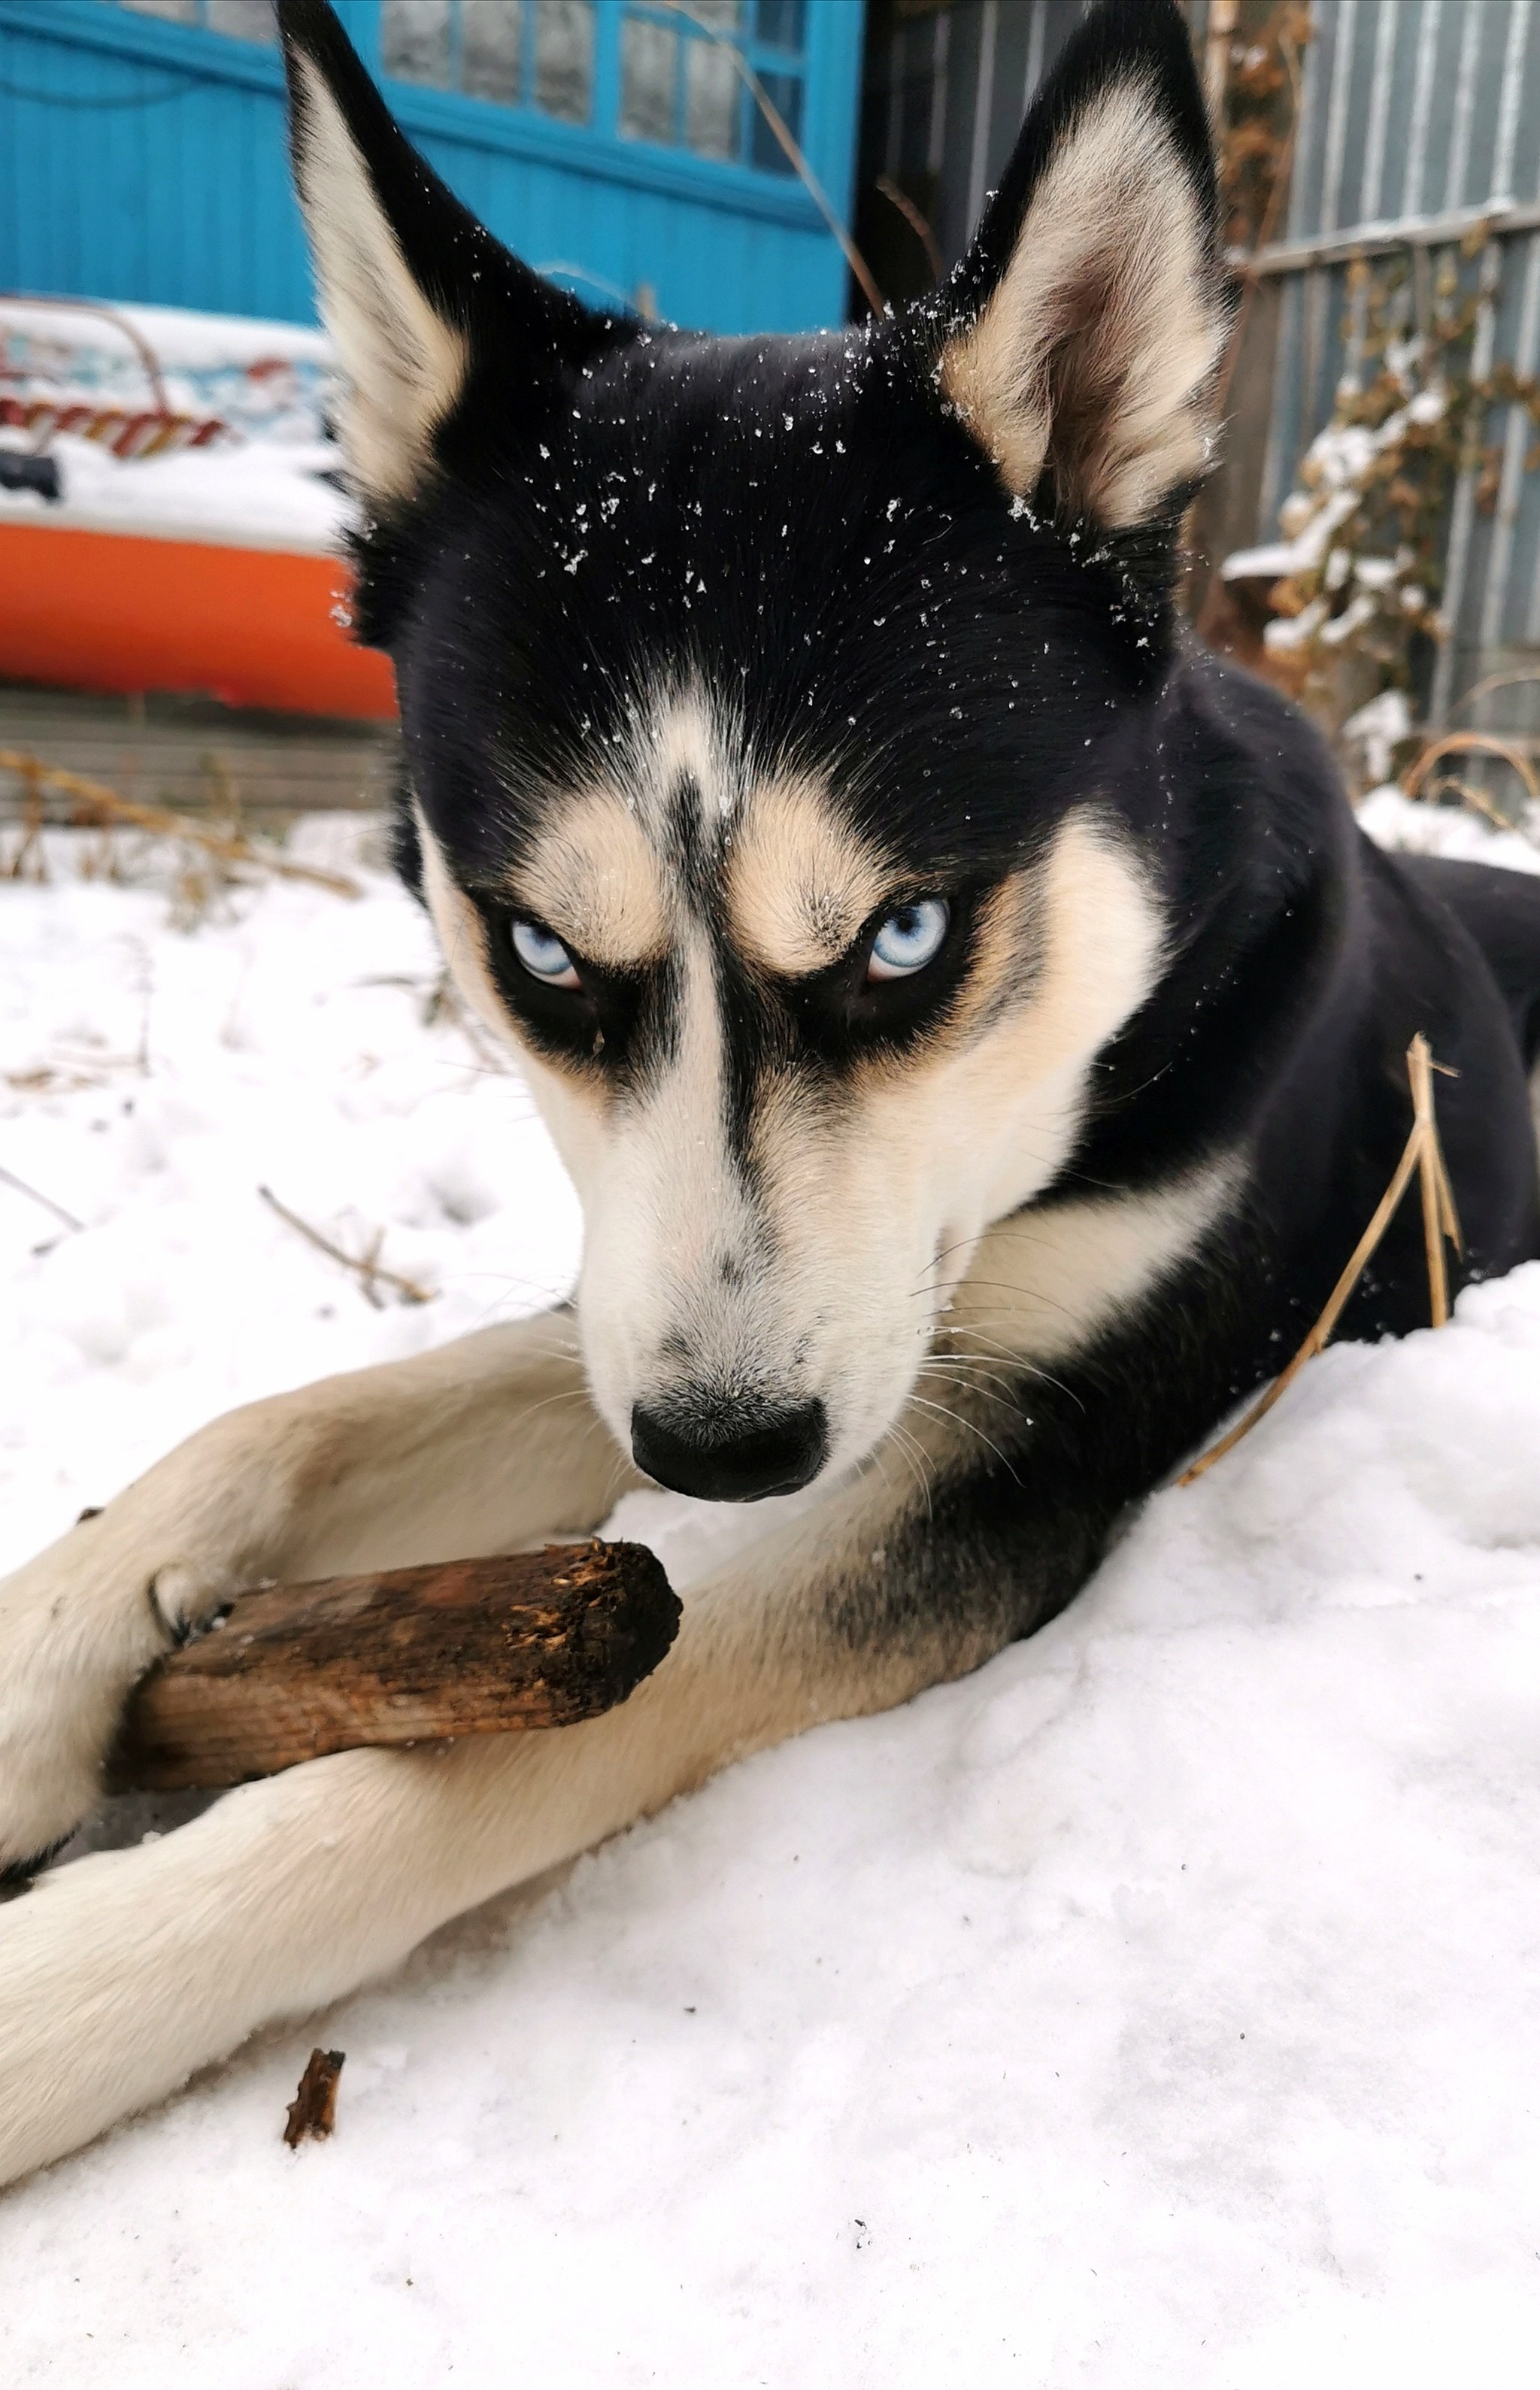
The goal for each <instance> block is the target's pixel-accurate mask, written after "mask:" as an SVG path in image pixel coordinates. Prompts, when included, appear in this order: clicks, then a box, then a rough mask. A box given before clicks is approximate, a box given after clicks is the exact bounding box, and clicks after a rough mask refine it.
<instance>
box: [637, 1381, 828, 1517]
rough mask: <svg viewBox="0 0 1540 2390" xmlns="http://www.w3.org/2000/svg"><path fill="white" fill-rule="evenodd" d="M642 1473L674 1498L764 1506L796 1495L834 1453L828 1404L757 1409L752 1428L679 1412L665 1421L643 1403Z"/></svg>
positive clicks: (640, 1416)
mask: <svg viewBox="0 0 1540 2390" xmlns="http://www.w3.org/2000/svg"><path fill="white" fill-rule="evenodd" d="M631 1449H632V1452H633V1453H634V1455H635V1461H636V1466H637V1468H638V1469H641V1470H645V1471H646V1472H647V1474H648V1477H653V1478H656V1479H657V1482H658V1484H660V1485H666V1486H668V1487H669V1489H670V1490H671V1492H673V1493H675V1494H693V1495H694V1496H695V1497H696V1498H697V1500H698V1501H701V1502H758V1501H762V1500H763V1499H764V1496H765V1495H766V1494H794V1493H795V1492H796V1490H797V1488H798V1486H799V1485H806V1484H809V1483H810V1482H811V1481H812V1479H814V1478H815V1477H816V1476H817V1474H818V1471H819V1470H820V1469H821V1468H822V1467H823V1465H824V1461H825V1459H826V1458H827V1457H828V1420H827V1418H826V1417H825V1413H824V1407H823V1405H822V1403H804V1404H803V1405H802V1407H801V1408H800V1409H798V1410H778V1411H765V1410H760V1411H756V1412H754V1413H753V1414H752V1415H751V1420H750V1421H749V1422H748V1423H745V1424H744V1425H742V1426H738V1425H736V1424H735V1423H734V1422H733V1421H732V1420H730V1419H727V1420H724V1422H723V1424H722V1426H721V1428H720V1429H718V1428H717V1427H716V1426H715V1425H714V1423H711V1422H707V1421H703V1420H700V1419H699V1417H691V1416H688V1415H687V1414H684V1413H681V1412H675V1413H674V1416H673V1417H672V1418H665V1417H664V1416H663V1414H662V1413H661V1411H654V1410H648V1408H647V1407H646V1405H645V1404H643V1403H638V1404H637V1405H636V1407H635V1410H634V1411H633V1412H632V1414H631Z"/></svg>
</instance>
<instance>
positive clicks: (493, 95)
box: [460, 0, 524, 106]
mask: <svg viewBox="0 0 1540 2390" xmlns="http://www.w3.org/2000/svg"><path fill="white" fill-rule="evenodd" d="M523 46H524V11H523V8H522V6H520V0H460V81H461V83H462V84H463V85H464V87H465V89H466V90H467V91H468V92H470V93H472V94H473V95H474V96H475V97H476V98H477V99H500V100H502V101H504V102H505V103H506V104H507V105H509V106H511V105H512V103H513V102H514V101H515V100H516V99H517V98H518V96H519V81H520V65H521V61H522V52H523Z"/></svg>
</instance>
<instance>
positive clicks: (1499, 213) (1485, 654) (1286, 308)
mask: <svg viewBox="0 0 1540 2390" xmlns="http://www.w3.org/2000/svg"><path fill="white" fill-rule="evenodd" d="M1314 13H1315V41H1314V42H1313V43H1312V45H1311V47H1310V49H1309V51H1308V52H1307V54H1306V64H1305V77H1304V85H1303V106H1302V112H1301V123H1300V131H1299V136H1298V146H1297V150H1296V156H1295V163H1294V173H1293V183H1292V189H1291V194H1290V217H1289V230H1288V239H1287V244H1286V245H1283V246H1284V247H1285V250H1287V247H1291V246H1298V245H1307V244H1320V243H1322V242H1326V241H1330V240H1331V238H1332V237H1333V236H1340V237H1342V238H1340V239H1339V240H1338V242H1337V244H1336V245H1337V246H1339V247H1345V246H1347V245H1348V241H1349V239H1350V238H1351V237H1353V236H1355V235H1356V236H1362V235H1363V234H1364V233H1365V231H1366V228H1369V227H1377V226H1378V227H1380V228H1381V238H1382V239H1383V238H1388V228H1389V227H1391V226H1395V227H1397V228H1398V229H1399V230H1400V231H1401V232H1402V233H1403V234H1405V233H1406V232H1408V231H1410V232H1411V233H1412V234H1413V235H1414V236H1415V243H1416V245H1415V247H1414V248H1413V250H1412V251H1410V252H1409V253H1410V254H1412V255H1413V256H1414V257H1416V256H1417V255H1418V253H1419V252H1420V255H1421V256H1422V257H1423V258H1424V259H1425V260H1426V261H1427V263H1426V264H1425V265H1424V266H1423V268H1422V269H1421V270H1422V272H1423V274H1424V276H1427V275H1428V274H1429V273H1430V272H1433V273H1436V271H1437V270H1438V268H1439V266H1440V264H1441V263H1443V262H1444V261H1446V260H1450V259H1456V260H1458V261H1459V269H1460V271H1461V273H1462V274H1463V275H1465V276H1467V277H1468V278H1469V281H1470V282H1471V283H1472V285H1473V286H1474V287H1475V288H1477V289H1480V290H1481V291H1482V310H1481V315H1480V318H1479V324H1478V330H1477V336H1476V343H1475V349H1474V353H1473V357H1472V370H1473V371H1474V372H1475V373H1477V374H1478V375H1480V374H1484V373H1486V372H1488V371H1490V370H1491V368H1492V366H1494V364H1496V363H1499V362H1502V361H1505V360H1506V361H1508V362H1509V363H1511V364H1513V365H1514V366H1517V367H1518V368H1519V370H1520V371H1521V372H1525V373H1533V372H1534V371H1535V370H1536V368H1537V367H1540V230H1537V229H1536V228H1535V225H1536V221H1537V212H1536V210H1535V205H1534V203H1535V201H1536V199H1537V197H1540V6H1534V5H1533V0H1315V11H1314ZM1505 206H1506V212H1507V213H1508V216H1509V217H1510V219H1511V221H1510V222H1509V223H1508V225H1506V226H1505V225H1504V222H1503V221H1502V218H1503V213H1504V212H1505ZM1485 211H1494V212H1495V213H1494V218H1493V221H1492V223H1491V231H1492V235H1493V238H1491V240H1490V241H1489V242H1488V243H1487V244H1486V245H1485V246H1484V248H1482V244H1481V241H1480V236H1479V232H1478V235H1477V236H1476V238H1475V241H1474V244H1473V245H1474V246H1475V248H1476V250H1477V251H1478V253H1477V254H1476V255H1475V256H1470V255H1466V254H1462V249H1461V244H1460V242H1459V239H1458V238H1457V236H1458V233H1459V231H1460V229H1461V227H1460V226H1459V225H1457V224H1456V225H1451V224H1449V223H1448V222H1447V219H1448V218H1450V217H1451V216H1458V215H1459V213H1460V212H1469V215H1468V219H1467V225H1466V227H1465V229H1466V230H1467V231H1469V224H1470V223H1471V222H1475V223H1476V224H1477V225H1480V223H1481V219H1482V213H1483V212H1485ZM1441 218H1442V219H1444V220H1445V221H1444V223H1443V224H1442V225H1441V224H1440V222H1439V221H1438V220H1439V219H1441ZM1408 219H1412V220H1419V221H1418V222H1414V223H1412V224H1410V225H1408V223H1407V220H1408ZM1374 246H1376V247H1380V246H1381V243H1380V241H1376V242H1375V243H1374ZM1381 253H1383V250H1381ZM1273 263H1275V265H1277V264H1283V265H1284V266H1285V269H1286V270H1285V271H1284V272H1283V274H1282V276H1281V279H1282V292H1281V308H1280V315H1279V322H1278V334H1277V366H1276V370H1275V378H1274V392H1275V396H1274V405H1273V415H1272V422H1271V425H1270V429H1269V437H1268V444H1267V454H1266V462H1265V468H1264V472H1263V475H1262V487H1261V495H1260V500H1259V506H1258V516H1257V522H1256V526H1255V534H1254V535H1255V536H1256V537H1257V538H1258V539H1266V538H1268V537H1270V536H1274V535H1275V525H1276V522H1277V508H1278V504H1279V501H1280V500H1281V498H1282V497H1283V496H1284V495H1286V494H1287V492H1288V490H1289V488H1290V486H1291V484H1292V482H1293V478H1294V474H1295V471H1296V469H1297V466H1298V463H1299V460H1300V458H1301V456H1302V455H1303V450H1304V448H1305V447H1306V445H1307V444H1308V443H1309V441H1310V440H1311V438H1312V437H1313V436H1314V435H1315V432H1316V431H1317V430H1319V429H1320V428H1321V426H1322V425H1323V424H1324V423H1325V421H1326V420H1327V418H1328V416H1329V414H1330V412H1331V407H1332V400H1333V392H1334V391H1335V389H1336V386H1337V382H1338V379H1339V378H1340V376H1341V373H1342V371H1343V369H1344V367H1345V366H1347V365H1348V364H1349V363H1350V362H1351V344H1352V328H1351V324H1350V315H1351V305H1350V298H1349V291H1348V287H1347V267H1346V265H1345V264H1344V263H1341V262H1335V263H1329V262H1328V263H1296V264H1294V265H1293V266H1292V267H1289V266H1288V265H1287V257H1286V255H1285V256H1284V257H1281V258H1275V260H1274V261H1273ZM1488 437H1489V438H1490V439H1491V440H1492V441H1494V442H1495V443H1500V444H1501V450H1502V465H1501V473H1500V479H1499V483H1498V488H1497V494H1496V504H1495V509H1494V510H1492V511H1491V512H1486V511H1483V510H1482V508H1480V507H1478V505H1477V502H1476V499H1477V493H1476V483H1475V479H1474V477H1473V476H1471V475H1469V474H1468V475H1467V476H1466V477H1465V479H1464V480H1463V481H1462V482H1461V483H1460V484H1459V486H1458V488H1457V492H1456V495H1455V500H1454V505H1453V508H1452V510H1451V519H1450V524H1449V533H1448V547H1447V555H1446V565H1445V583H1444V613H1445V617H1446V619H1447V620H1449V621H1450V622H1451V623H1452V624H1453V636H1452V637H1451V639H1450V640H1449V641H1448V643H1447V644H1446V646H1444V649H1442V650H1441V652H1440V654H1439V657H1438V661H1437V664H1436V666H1435V669H1434V674H1433V680H1432V685H1431V689H1430V692H1429V708H1428V710H1429V713H1430V716H1431V718H1432V719H1433V720H1435V721H1438V720H1442V719H1444V717H1445V716H1446V715H1447V713H1448V712H1449V709H1450V707H1451V706H1452V705H1453V704H1454V703H1455V702H1456V701H1457V700H1458V699H1459V697H1460V696H1461V694H1462V693H1463V692H1464V691H1466V690H1468V689H1469V688H1470V687H1471V686H1472V684H1473V683H1474V682H1475V681H1476V680H1477V679H1478V678H1479V677H1482V676H1484V675H1487V674H1489V673H1491V672H1494V671H1497V670H1500V669H1504V668H1506V667H1508V666H1511V665H1516V664H1521V663H1522V662H1524V661H1525V660H1526V658H1533V654H1534V650H1535V649H1536V648H1537V647H1540V474H1536V473H1535V472H1534V471H1532V470H1529V469H1526V458H1527V456H1528V453H1529V450H1530V447H1531V444H1532V443H1533V441H1534V437H1535V433H1534V426H1533V424H1532V423H1531V421H1530V419H1529V417H1528V415H1527V413H1526V411H1525V410H1524V409H1523V408H1521V407H1511V408H1501V409H1497V410H1495V418H1494V421H1493V423H1492V425H1491V427H1490V429H1489V433H1488ZM1533 698H1534V693H1533V692H1532V693H1530V694H1529V695H1528V696H1526V697H1523V698H1516V697H1515V696H1514V695H1513V693H1512V692H1508V693H1506V697H1505V702H1504V704H1503V706H1501V707H1500V708H1499V712H1500V713H1503V714H1504V715H1505V717H1506V718H1507V719H1508V721H1510V722H1514V723H1516V724H1521V726H1523V727H1525V728H1531V727H1540V708H1535V709H1534V718H1533V720H1531V719H1528V718H1526V715H1525V713H1524V712H1523V711H1522V709H1523V708H1524V707H1533ZM1516 707H1518V708H1520V709H1521V710H1520V711H1517V712H1516V711H1515V708H1516Z"/></svg>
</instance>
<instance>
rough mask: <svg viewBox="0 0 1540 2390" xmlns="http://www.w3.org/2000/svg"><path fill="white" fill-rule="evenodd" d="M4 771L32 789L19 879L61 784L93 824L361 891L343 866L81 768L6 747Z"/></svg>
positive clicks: (0, 765)
mask: <svg viewBox="0 0 1540 2390" xmlns="http://www.w3.org/2000/svg"><path fill="white" fill-rule="evenodd" d="M0 772H13V773H15V775H16V777H17V778H18V779H19V781H20V782H21V785H22V787H23V789H24V790H25V791H26V811H25V816H24V817H25V820H26V824H27V835H26V837H25V838H24V839H23V841H22V844H21V847H20V850H19V853H18V854H17V855H16V856H14V857H13V859H12V862H11V864H10V867H9V876H10V877H11V878H12V879H13V880H19V879H20V878H21V877H22V866H23V864H24V862H25V860H26V857H27V854H28V853H29V850H30V849H31V847H32V845H34V844H35V842H36V839H37V835H38V832H39V830H40V829H41V828H42V823H43V809H42V792H43V790H45V789H57V790H58V792H59V794H60V795H61V796H65V797H71V798H72V799H73V800H74V803H75V804H76V805H77V806H78V807H81V808H83V810H84V813H85V815H86V816H87V821H88V824H89V825H90V826H92V827H96V826H97V825H99V824H102V823H104V822H105V823H121V824H122V826H123V828H125V829H142V830H147V831H148V832H149V833H150V835H151V836H152V837H155V838H176V839H182V840H184V841H186V843H187V844H189V845H191V846H196V847H198V848H199V849H200V851H201V852H202V853H203V854H207V855H209V856H211V857H212V859H213V860H214V861H215V862H218V863H224V864H246V865H248V866H250V867H253V868H255V869H258V870H262V871H271V872H272V873H273V874H274V876H275V878H276V879H279V880H305V881H307V882H308V883H309V885H310V886H311V887H313V888H327V889H329V890H330V891H331V893H332V894H333V895H334V896H356V895H358V894H359V893H360V891H359V886H358V882H357V881H356V880H349V879H347V878H346V877H345V876H344V874H343V873H341V872H340V871H321V870H317V869H316V868H315V867H314V866H313V865H311V864H308V863H293V862H290V860H289V857H288V856H287V855H284V854H279V853H278V852H277V850H276V848H275V847H271V846H268V845H267V844H266V843H265V842H261V841H258V840H256V839H253V838H250V837H249V836H248V835H247V833H246V832H245V831H244V830H243V829H238V828H234V827H232V828H229V829H211V828H210V827H209V825H208V824H207V823H205V822H200V821H194V820H193V819H192V818H191V816H188V815H186V814H179V813H173V811H172V809H171V807H170V806H169V805H146V804H141V803H139V801H138V799H137V798H135V797H125V796H122V795H121V794H120V793H119V791H118V790H116V789H109V788H107V787H105V786H104V785H103V783H102V782H101V781H100V780H87V779H83V777H81V775H80V774H79V773H78V772H65V771H60V770H59V769H58V767H57V766H56V765H52V764H42V763H40V762H39V761H38V759H37V757H36V756H35V755H24V754H21V753H19V752H17V751H16V750H14V749H12V748H8V747H0Z"/></svg>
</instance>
